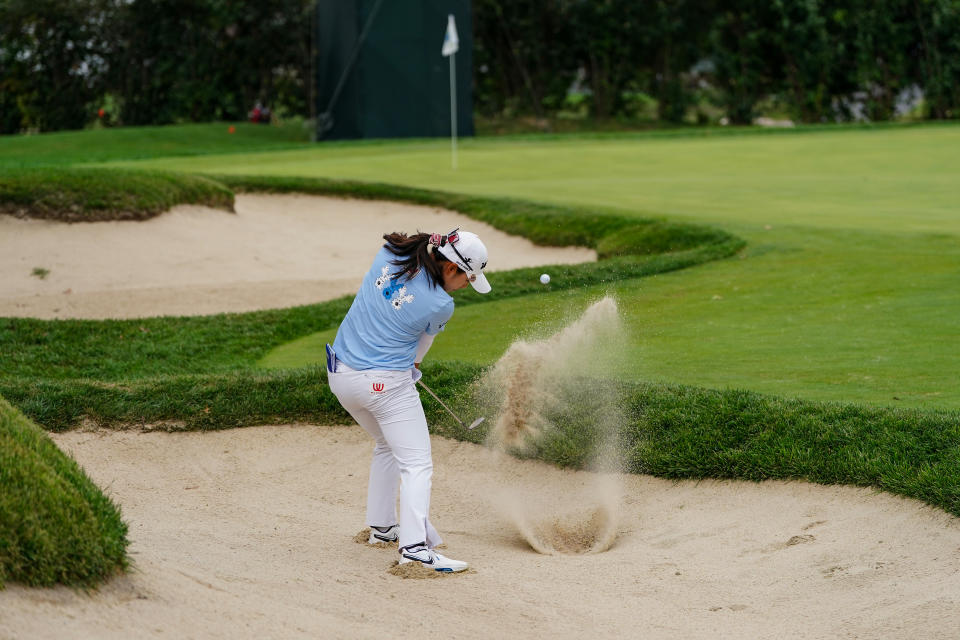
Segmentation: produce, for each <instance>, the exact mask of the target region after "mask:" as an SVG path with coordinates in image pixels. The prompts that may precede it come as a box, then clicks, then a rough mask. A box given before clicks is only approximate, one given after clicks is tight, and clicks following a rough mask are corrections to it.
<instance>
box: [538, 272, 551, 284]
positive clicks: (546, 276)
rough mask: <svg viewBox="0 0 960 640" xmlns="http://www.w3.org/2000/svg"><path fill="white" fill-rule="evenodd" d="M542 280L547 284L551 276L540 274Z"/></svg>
mask: <svg viewBox="0 0 960 640" xmlns="http://www.w3.org/2000/svg"><path fill="white" fill-rule="evenodd" d="M540 282H542V283H543V284H547V283H548V282H550V276H549V275H547V274H546V273H544V274H543V275H541V276H540Z"/></svg>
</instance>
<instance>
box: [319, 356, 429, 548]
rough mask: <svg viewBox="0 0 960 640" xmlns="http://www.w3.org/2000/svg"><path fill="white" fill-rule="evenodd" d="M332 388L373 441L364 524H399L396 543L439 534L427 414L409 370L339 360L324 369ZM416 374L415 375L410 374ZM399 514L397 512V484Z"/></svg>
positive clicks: (413, 541) (410, 542)
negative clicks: (433, 518) (433, 519)
mask: <svg viewBox="0 0 960 640" xmlns="http://www.w3.org/2000/svg"><path fill="white" fill-rule="evenodd" d="M327 375H328V378H329V382H330V390H331V391H332V392H333V394H334V395H335V396H337V399H338V400H339V401H340V404H342V405H343V408H344V409H346V410H347V411H348V412H349V413H350V415H351V416H353V419H354V420H356V421H357V423H358V424H359V425H360V426H361V427H363V429H364V430H365V431H366V432H367V433H369V434H370V435H371V436H372V437H373V439H374V442H375V445H374V448H373V460H372V461H371V463H370V484H369V486H368V488H367V524H368V525H370V526H376V527H389V526H391V525H394V524H397V523H399V524H400V540H399V545H400V547H406V546H408V545H412V544H417V543H423V542H425V543H426V544H427V546H428V547H430V548H433V547H436V546H437V545H439V544H440V543H441V542H442V540H441V539H440V535H439V534H438V533H437V531H436V529H434V528H433V525H431V524H430V520H429V513H430V486H431V478H432V477H433V460H432V458H431V453H430V434H429V433H428V431H427V418H426V416H425V415H424V413H423V405H421V404H420V395H419V394H418V393H417V390H416V387H415V384H416V380H417V379H418V378H419V376H420V372H419V371H417V370H416V369H413V370H411V371H378V370H372V371H354V370H353V369H351V368H349V367H348V366H346V365H345V364H343V363H342V362H337V371H336V372H335V373H330V372H329V371H328V374H327ZM414 376H416V377H414ZM398 484H399V486H400V517H399V519H398V518H397V485H398Z"/></svg>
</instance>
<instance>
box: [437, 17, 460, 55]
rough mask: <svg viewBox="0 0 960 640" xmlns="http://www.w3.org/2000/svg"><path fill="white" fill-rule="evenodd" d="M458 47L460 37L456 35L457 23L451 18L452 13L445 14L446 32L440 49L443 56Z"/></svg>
mask: <svg viewBox="0 0 960 640" xmlns="http://www.w3.org/2000/svg"><path fill="white" fill-rule="evenodd" d="M459 49H460V38H458V37H457V23H456V22H454V20H453V14H451V15H449V16H447V33H446V35H445V36H443V49H441V50H440V53H442V54H443V55H444V56H449V55H451V54H454V53H456V52H457V50H459Z"/></svg>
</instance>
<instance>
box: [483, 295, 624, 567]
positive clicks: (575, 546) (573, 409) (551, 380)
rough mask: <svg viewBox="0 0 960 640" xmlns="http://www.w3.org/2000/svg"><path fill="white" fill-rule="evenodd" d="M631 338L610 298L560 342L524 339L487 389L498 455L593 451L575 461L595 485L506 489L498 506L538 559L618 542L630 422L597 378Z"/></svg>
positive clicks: (612, 391)
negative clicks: (623, 444) (624, 438)
mask: <svg viewBox="0 0 960 640" xmlns="http://www.w3.org/2000/svg"><path fill="white" fill-rule="evenodd" d="M622 335H623V332H622V326H621V323H620V318H619V315H618V311H617V305H616V302H615V301H614V300H613V299H612V298H610V297H606V298H603V299H602V300H600V301H598V302H596V303H594V304H593V305H591V306H590V307H589V308H588V309H587V310H586V311H585V312H584V313H583V315H582V316H581V317H580V318H578V319H576V320H575V321H573V322H572V323H571V324H569V325H568V326H567V327H565V328H564V329H562V330H561V331H558V332H557V333H555V334H554V335H552V336H550V337H548V338H546V339H542V340H518V341H517V342H515V343H514V344H513V345H511V346H510V348H509V349H508V350H507V352H506V353H505V354H504V355H503V357H502V358H501V359H500V360H499V361H498V362H497V363H496V364H495V365H494V367H493V368H492V369H491V371H490V373H489V374H487V376H486V377H485V378H484V379H483V380H482V381H480V383H479V385H478V387H479V390H480V396H481V397H484V398H487V399H488V402H491V404H492V405H493V406H492V409H493V411H492V412H493V413H494V414H495V415H496V418H495V420H494V421H493V427H492V428H491V429H490V432H489V434H488V436H487V446H489V447H491V448H492V449H493V450H494V451H496V452H500V453H501V454H503V455H508V454H514V455H519V456H521V457H523V456H527V455H532V454H534V453H538V452H539V453H545V454H546V455H547V457H548V458H556V457H562V456H557V455H556V452H557V451H560V450H563V449H564V448H567V449H573V450H578V449H586V450H587V451H588V452H589V453H588V454H587V456H586V458H585V459H583V460H579V461H570V462H572V463H573V465H574V466H577V463H579V464H581V465H582V466H583V467H584V468H586V469H588V470H590V471H593V472H594V474H592V475H590V476H588V477H589V480H588V481H587V482H586V483H584V482H583V480H582V479H580V480H577V481H576V483H572V484H571V485H570V486H563V487H557V486H551V487H544V488H543V489H542V490H537V491H536V495H531V494H530V493H529V492H528V493H526V494H519V493H518V490H517V489H516V488H515V487H512V486H510V485H509V483H507V488H505V490H503V491H502V492H501V493H500V495H499V497H498V499H497V501H496V502H497V504H498V506H499V508H500V510H501V511H502V512H503V515H504V516H505V517H506V518H507V519H508V520H509V521H510V522H512V523H513V524H514V526H516V527H517V530H518V531H519V532H520V534H521V535H522V536H523V539H524V540H525V541H526V542H527V543H528V544H529V545H530V546H531V547H532V548H533V549H534V550H536V551H537V552H539V553H542V554H546V555H577V554H585V553H600V552H603V551H606V550H608V549H610V548H611V547H612V546H613V544H614V542H615V541H616V537H617V527H618V523H619V513H620V501H621V496H622V487H621V484H622V483H621V480H620V476H619V472H620V471H622V468H623V464H622V460H621V454H620V451H619V449H618V446H617V436H618V433H619V430H620V426H621V425H622V424H623V417H622V412H621V400H620V398H619V393H618V392H617V389H616V386H615V385H614V384H612V383H610V382H609V381H606V380H603V379H602V378H601V377H598V376H599V375H602V373H603V367H609V365H610V363H612V362H614V361H615V360H616V357H617V354H618V353H622V349H621V348H620V347H621V342H620V341H621V340H622ZM598 365H600V366H598ZM573 443H575V445H574V444H573Z"/></svg>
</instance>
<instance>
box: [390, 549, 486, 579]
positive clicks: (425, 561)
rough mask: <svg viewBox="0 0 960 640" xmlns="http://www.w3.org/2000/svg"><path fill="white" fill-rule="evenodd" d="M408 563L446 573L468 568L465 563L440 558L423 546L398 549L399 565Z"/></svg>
mask: <svg viewBox="0 0 960 640" xmlns="http://www.w3.org/2000/svg"><path fill="white" fill-rule="evenodd" d="M409 562H419V563H420V565H421V566H423V567H426V568H427V569H433V570H434V571H445V572H448V573H453V572H456V571H464V570H465V569H466V568H467V567H469V566H470V565H468V564H467V563H466V562H461V561H460V560H454V559H452V558H448V557H446V556H442V555H440V554H439V553H437V552H436V551H434V550H433V549H428V548H427V547H426V546H425V545H423V544H415V545H410V546H409V547H404V548H403V549H400V564H407V563H409Z"/></svg>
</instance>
